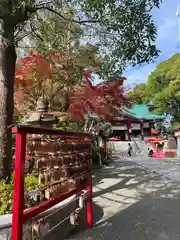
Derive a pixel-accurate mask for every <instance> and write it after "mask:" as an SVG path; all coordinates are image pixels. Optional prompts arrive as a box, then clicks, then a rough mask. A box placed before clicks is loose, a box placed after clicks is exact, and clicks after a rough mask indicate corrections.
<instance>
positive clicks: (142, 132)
mask: <svg viewBox="0 0 180 240" xmlns="http://www.w3.org/2000/svg"><path fill="white" fill-rule="evenodd" d="M140 129H141V140H144V124H143V122H140Z"/></svg>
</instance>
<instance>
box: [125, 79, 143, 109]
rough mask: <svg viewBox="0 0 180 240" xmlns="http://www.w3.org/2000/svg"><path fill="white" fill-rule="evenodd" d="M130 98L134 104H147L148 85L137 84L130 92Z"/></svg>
mask: <svg viewBox="0 0 180 240" xmlns="http://www.w3.org/2000/svg"><path fill="white" fill-rule="evenodd" d="M128 97H130V98H131V99H132V101H133V102H134V103H138V104H142V103H145V102H146V100H147V94H146V83H140V84H137V85H136V86H135V87H134V88H133V89H132V90H131V91H129V92H128Z"/></svg>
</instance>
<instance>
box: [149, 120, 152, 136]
mask: <svg viewBox="0 0 180 240" xmlns="http://www.w3.org/2000/svg"><path fill="white" fill-rule="evenodd" d="M151 128H152V123H151V122H149V136H151V135H152V133H151Z"/></svg>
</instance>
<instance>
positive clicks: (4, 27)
mask: <svg viewBox="0 0 180 240" xmlns="http://www.w3.org/2000/svg"><path fill="white" fill-rule="evenodd" d="M0 27H1V36H0V178H1V179H2V178H4V179H5V178H7V177H10V175H11V169H12V134H11V128H8V126H9V125H11V124H12V122H13V109H14V100H13V93H14V76H15V64H16V51H15V46H14V27H13V24H11V23H10V21H7V20H1V21H0Z"/></svg>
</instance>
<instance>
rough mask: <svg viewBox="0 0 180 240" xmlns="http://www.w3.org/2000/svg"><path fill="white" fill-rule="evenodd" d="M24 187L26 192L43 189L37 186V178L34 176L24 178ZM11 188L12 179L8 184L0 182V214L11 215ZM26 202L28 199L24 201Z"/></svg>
mask: <svg viewBox="0 0 180 240" xmlns="http://www.w3.org/2000/svg"><path fill="white" fill-rule="evenodd" d="M25 186H26V191H30V190H36V189H40V188H42V187H43V185H39V183H38V178H37V177H35V176H26V177H25ZM13 187H14V178H13V176H12V180H11V181H10V182H9V183H5V181H3V180H2V181H0V214H10V213H12V204H13ZM26 201H28V199H26ZM25 205H26V206H29V203H27V202H25Z"/></svg>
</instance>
